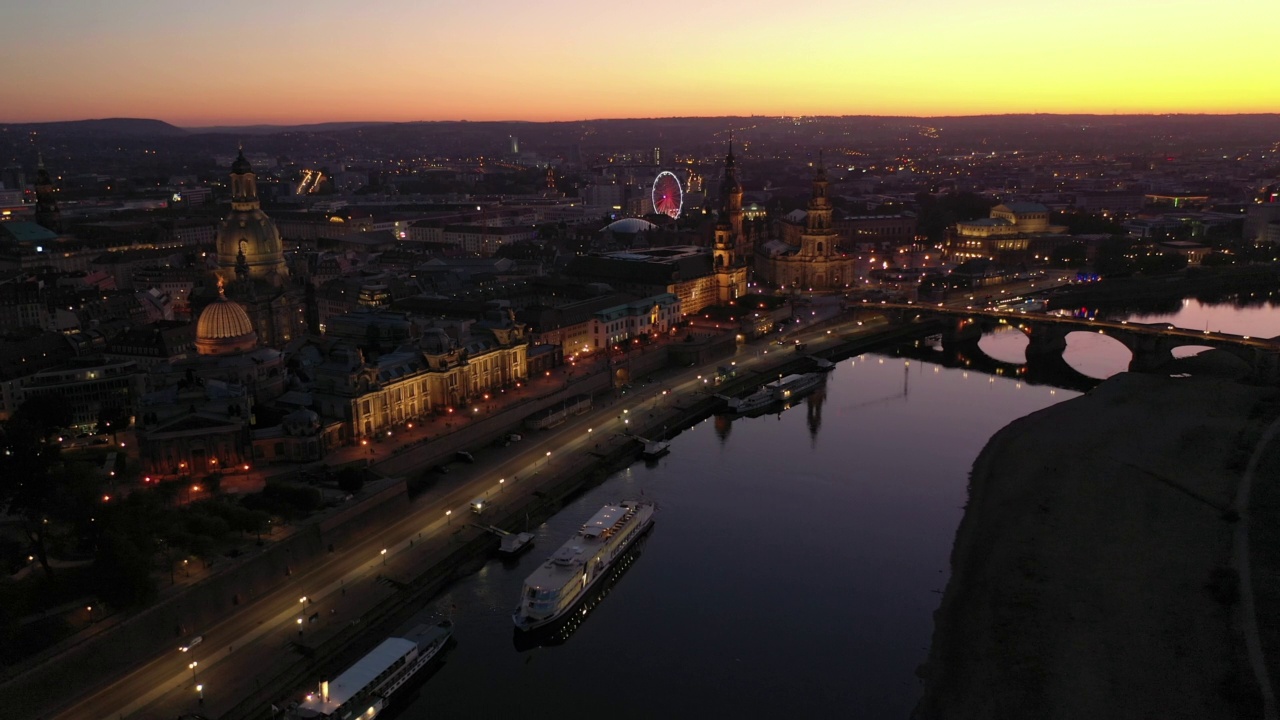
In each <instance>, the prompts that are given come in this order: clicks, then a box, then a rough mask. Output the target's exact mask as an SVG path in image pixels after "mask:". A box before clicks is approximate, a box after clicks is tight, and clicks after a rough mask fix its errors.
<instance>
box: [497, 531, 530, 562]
mask: <svg viewBox="0 0 1280 720" xmlns="http://www.w3.org/2000/svg"><path fill="white" fill-rule="evenodd" d="M531 547H533V533H527V532H522V533H507V534H506V535H503V536H502V542H501V543H500V544H499V545H498V554H499V555H502V556H504V557H515V556H516V555H519V554H520V553H522V552H524V551H525V550H528V549H529V548H531Z"/></svg>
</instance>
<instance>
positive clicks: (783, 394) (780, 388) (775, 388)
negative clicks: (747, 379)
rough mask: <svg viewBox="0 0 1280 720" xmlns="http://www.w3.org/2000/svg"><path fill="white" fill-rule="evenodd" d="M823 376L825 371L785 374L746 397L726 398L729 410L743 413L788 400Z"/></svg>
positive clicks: (807, 389) (817, 381) (801, 392)
mask: <svg viewBox="0 0 1280 720" xmlns="http://www.w3.org/2000/svg"><path fill="white" fill-rule="evenodd" d="M825 378H826V373H822V372H811V373H801V374H796V375H787V376H786V377H782V378H778V379H777V380H774V381H773V382H771V383H766V384H764V385H762V386H760V387H759V388H758V389H757V390H756V391H755V392H753V393H751V394H750V395H748V396H746V397H741V398H728V401H727V402H728V405H729V410H731V411H732V412H735V413H739V414H743V413H749V412H752V411H755V410H760V409H761V408H765V407H768V406H769V405H772V404H773V403H778V402H790V401H792V400H795V399H797V398H798V397H799V396H801V395H803V394H804V393H806V392H808V391H810V390H812V389H814V388H816V387H818V386H819V385H821V384H822V381H823V379H825Z"/></svg>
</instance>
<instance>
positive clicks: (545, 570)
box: [511, 500, 655, 631]
mask: <svg viewBox="0 0 1280 720" xmlns="http://www.w3.org/2000/svg"><path fill="white" fill-rule="evenodd" d="M654 510H655V507H654V504H653V503H652V502H650V501H644V500H624V501H622V502H621V503H619V504H617V505H605V506H604V507H603V508H601V509H600V510H599V511H597V512H596V514H595V515H593V516H592V517H591V519H590V520H588V521H587V522H586V523H585V524H584V525H583V526H582V527H581V528H579V530H578V532H577V533H576V534H575V535H574V536H573V537H572V538H570V539H569V540H568V541H567V542H566V543H565V544H564V545H562V546H560V549H559V550H556V552H555V554H553V555H552V556H551V557H550V558H548V559H547V561H546V562H544V563H543V564H542V565H541V566H540V567H538V569H537V570H534V571H533V572H532V573H530V574H529V577H527V578H525V581H524V587H523V588H522V589H521V592H520V604H519V605H518V606H517V607H516V609H515V612H513V613H512V615H511V619H512V622H514V623H515V626H516V628H517V629H519V630H525V631H528V630H533V629H535V628H539V627H543V626H545V625H548V624H550V623H553V622H555V621H556V620H557V619H558V618H560V617H561V616H563V615H564V614H565V613H566V612H568V611H569V609H570V608H572V607H573V605H574V604H575V603H576V602H578V600H580V599H581V598H582V597H583V596H585V595H586V594H587V592H588V591H590V590H591V588H592V586H594V585H596V584H597V583H599V582H600V581H601V580H602V579H604V578H605V577H607V576H608V575H609V574H610V573H609V569H610V568H611V567H613V566H614V564H615V563H616V562H617V561H618V560H619V558H620V557H621V556H623V555H624V554H625V552H626V550H627V548H628V547H629V546H630V545H631V544H632V543H634V542H635V541H636V540H637V539H638V538H639V537H640V536H641V535H642V534H643V533H644V531H645V530H647V529H648V528H649V527H650V526H651V525H653V515H654Z"/></svg>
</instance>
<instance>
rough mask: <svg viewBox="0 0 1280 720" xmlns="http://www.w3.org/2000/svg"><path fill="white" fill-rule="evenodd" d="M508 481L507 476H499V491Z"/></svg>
mask: <svg viewBox="0 0 1280 720" xmlns="http://www.w3.org/2000/svg"><path fill="white" fill-rule="evenodd" d="M506 481H507V479H506V478H498V492H502V484H503V483H505V482H506Z"/></svg>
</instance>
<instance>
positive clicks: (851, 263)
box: [756, 156, 856, 292]
mask: <svg viewBox="0 0 1280 720" xmlns="http://www.w3.org/2000/svg"><path fill="white" fill-rule="evenodd" d="M827 192H828V182H827V171H826V168H825V167H823V164H822V159H821V156H819V159H818V169H817V172H816V173H815V174H814V178H813V193H812V196H811V197H810V198H809V204H808V207H807V208H806V215H805V227H804V232H802V233H800V238H799V241H800V244H799V246H798V247H797V246H795V245H792V244H790V243H787V242H783V241H781V240H772V241H769V242H766V243H763V244H761V245H760V246H759V248H758V249H757V252H756V277H758V278H759V279H760V282H762V283H765V284H769V285H773V286H775V287H777V288H779V289H783V290H788V289H789V290H793V291H795V292H829V291H838V290H844V289H846V288H848V287H850V286H851V285H852V284H853V282H854V271H855V263H856V260H855V259H854V258H852V257H849V256H847V255H845V254H844V252H842V251H841V250H840V247H839V244H840V236H839V234H838V233H837V232H836V229H835V224H834V222H833V220H832V215H833V212H834V209H833V208H832V206H831V198H830V197H829V196H828V194H827Z"/></svg>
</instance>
